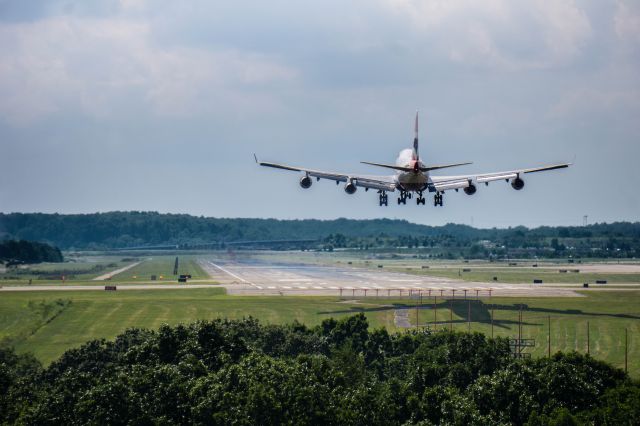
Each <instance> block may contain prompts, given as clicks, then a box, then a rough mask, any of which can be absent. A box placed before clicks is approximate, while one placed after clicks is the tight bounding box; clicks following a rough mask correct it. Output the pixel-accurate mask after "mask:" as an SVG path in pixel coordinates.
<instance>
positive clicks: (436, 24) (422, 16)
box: [384, 0, 592, 70]
mask: <svg viewBox="0 0 640 426" xmlns="http://www.w3.org/2000/svg"><path fill="white" fill-rule="evenodd" d="M384 2H385V3H386V5H387V6H388V7H390V8H391V9H392V10H393V11H394V12H395V13H396V14H397V15H399V16H400V17H402V18H404V19H406V20H407V21H408V22H409V23H410V24H411V26H412V28H413V29H414V30H415V31H417V32H418V33H420V34H422V35H423V37H425V41H431V42H432V45H433V46H434V48H435V49H437V50H440V51H442V52H443V53H444V54H445V55H446V56H447V57H448V58H449V59H451V60H453V61H454V62H459V63H463V64H468V65H473V66H483V67H488V68H497V69H507V70H521V69H541V68H552V67H556V66H562V65H564V64H566V63H568V62H570V61H571V60H573V59H574V58H576V57H577V56H578V55H579V54H580V52H581V51H582V49H583V47H584V45H585V43H586V42H587V41H588V40H589V38H590V37H591V33H592V31H591V25H590V22H589V18H588V16H587V14H586V13H585V12H584V11H583V10H581V9H580V8H579V7H578V6H577V5H576V3H575V1H572V0H557V1H544V0H537V1H532V2H526V3H521V2H513V1H509V0H491V1H482V2H477V1H472V0H458V1H455V0H450V1H441V0H428V1H419V0H384Z"/></svg>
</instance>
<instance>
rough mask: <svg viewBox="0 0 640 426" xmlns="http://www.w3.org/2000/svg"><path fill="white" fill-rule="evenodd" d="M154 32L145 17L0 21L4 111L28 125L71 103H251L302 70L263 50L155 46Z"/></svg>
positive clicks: (88, 106)
mask: <svg viewBox="0 0 640 426" xmlns="http://www.w3.org/2000/svg"><path fill="white" fill-rule="evenodd" d="M150 32H151V28H150V27H149V25H148V24H145V23H143V22H142V23H141V22H136V21H131V20H119V19H93V18H92V19H87V18H84V19H79V18H74V17H55V18H49V19H45V20H41V21H37V22H33V23H14V24H4V25H2V26H0V53H1V56H0V94H1V95H2V96H1V97H0V113H2V115H3V116H4V117H6V119H8V120H9V121H10V122H13V123H22V124H27V123H29V122H32V121H33V120H36V119H38V118H40V117H43V116H47V115H49V114H52V113H56V112H59V111H68V110H72V111H76V112H79V113H85V114H90V115H94V116H104V115H110V114H112V113H113V112H114V111H113V109H114V107H116V106H117V105H119V104H129V105H130V104H136V103H141V105H140V107H142V108H151V109H152V110H154V111H156V112H158V113H159V114H161V115H162V114H169V115H174V114H180V115H181V114H188V113H189V114H193V113H198V112H206V111H210V110H211V109H215V108H220V107H222V106H224V107H225V108H229V107H230V106H231V107H232V106H233V105H234V103H240V104H242V105H245V103H246V97H247V96H248V94H247V91H251V90H255V89H256V88H260V87H262V86H268V85H270V84H277V83H278V82H283V81H285V82H286V81H291V80H295V78H296V75H297V73H296V71H295V70H293V69H291V68H290V67H287V66H285V65H281V64H279V63H278V62H277V61H275V60H273V59H271V58H269V57H267V56H265V55H261V54H256V53H251V52H241V51H237V50H233V49H218V50H209V49H204V48H189V47H180V46H178V47H165V48H163V47H161V46H156V45H153V44H152V43H151V42H150V37H149V35H150ZM257 92H258V93H257V94H256V97H257V98H256V100H255V101H256V102H255V104H256V105H260V103H261V102H264V99H262V98H261V96H260V93H259V90H257ZM249 103H250V102H249Z"/></svg>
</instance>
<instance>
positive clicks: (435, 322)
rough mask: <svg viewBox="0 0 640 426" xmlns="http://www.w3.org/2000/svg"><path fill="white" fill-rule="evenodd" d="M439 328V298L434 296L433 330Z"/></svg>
mask: <svg viewBox="0 0 640 426" xmlns="http://www.w3.org/2000/svg"><path fill="white" fill-rule="evenodd" d="M437 327H438V296H436V295H435V294H434V295H433V329H434V330H435V329H436V328H437Z"/></svg>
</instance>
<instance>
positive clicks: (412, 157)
mask: <svg viewBox="0 0 640 426" xmlns="http://www.w3.org/2000/svg"><path fill="white" fill-rule="evenodd" d="M414 132H415V136H414V139H413V148H409V149H404V150H402V151H400V154H399V155H398V158H397V160H396V164H395V165H394V164H382V163H372V162H368V161H362V163H363V164H368V165H370V166H376V167H384V168H387V169H391V170H395V174H393V175H388V176H370V175H359V174H354V173H334V172H327V171H321V170H314V169H307V168H304V167H294V166H288V165H285V164H277V163H266V162H258V159H257V157H255V156H254V158H255V160H256V163H258V164H259V165H261V166H265V167H273V168H276V169H283V170H291V171H296V172H302V173H304V175H303V176H302V177H301V178H300V186H301V187H302V188H305V189H308V188H309V187H311V184H312V183H313V178H315V179H316V180H318V181H319V180H320V179H328V180H333V181H335V182H336V184H340V182H344V183H345V185H344V190H345V192H346V193H347V194H354V193H355V192H356V191H357V189H358V187H362V188H364V189H365V191H368V190H369V189H374V190H377V191H378V195H379V200H378V202H379V205H380V206H388V205H389V204H388V203H389V199H388V195H387V192H394V191H399V193H400V194H399V196H398V204H407V199H411V198H412V194H413V193H415V194H416V203H417V204H418V205H420V204H422V205H424V204H425V201H426V198H425V194H424V193H425V192H434V193H435V194H434V197H433V205H434V206H442V201H443V194H444V192H445V191H448V190H455V191H456V192H457V191H458V190H459V189H462V190H464V192H465V193H466V194H467V195H473V194H475V193H476V191H477V187H478V185H479V184H483V183H484V184H485V185H489V182H493V181H498V180H503V179H504V180H505V181H506V182H510V183H511V186H512V187H513V189H515V190H518V191H519V190H521V189H522V188H524V179H523V176H524V175H525V174H528V173H535V172H543V171H547V170H555V169H562V168H566V167H569V166H570V165H571V163H561V164H551V165H546V166H541V167H534V168H528V169H518V170H509V171H504V172H494V173H484V174H469V175H457V176H433V175H432V174H431V172H432V171H435V170H440V169H446V168H450V167H458V166H465V165H468V164H471V163H470V162H464V163H454V164H440V165H425V163H423V162H422V160H421V158H420V155H419V153H418V113H416V118H415V126H414Z"/></svg>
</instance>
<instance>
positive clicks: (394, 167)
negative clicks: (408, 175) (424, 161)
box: [361, 161, 413, 172]
mask: <svg viewBox="0 0 640 426" xmlns="http://www.w3.org/2000/svg"><path fill="white" fill-rule="evenodd" d="M361 163H362V164H368V165H370V166H377V167H384V168H387V169H393V170H400V171H401V172H412V171H413V169H412V168H411V167H402V166H392V165H391V164H380V163H369V162H368V161H361Z"/></svg>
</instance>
